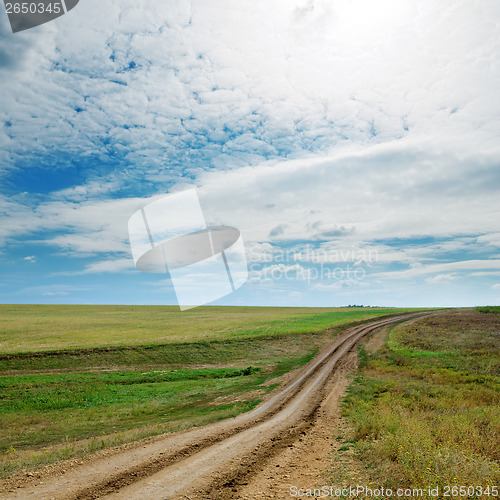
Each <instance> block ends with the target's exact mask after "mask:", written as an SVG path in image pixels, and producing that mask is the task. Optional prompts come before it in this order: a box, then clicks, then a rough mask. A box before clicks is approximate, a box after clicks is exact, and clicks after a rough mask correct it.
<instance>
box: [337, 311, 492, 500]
mask: <svg viewBox="0 0 500 500" xmlns="http://www.w3.org/2000/svg"><path fill="white" fill-rule="evenodd" d="M360 354H361V362H360V372H359V375H358V376H357V378H356V379H355V381H354V382H353V384H352V385H351V387H350V390H349V393H348V396H347V398H346V400H345V403H344V412H345V415H346V416H347V417H348V420H349V421H350V423H351V425H352V427H353V430H354V436H353V438H354V440H355V443H356V444H355V449H356V450H357V451H358V452H359V455H358V457H359V460H362V462H363V464H364V465H365V466H366V467H368V470H369V471H370V474H371V476H372V477H373V481H374V483H375V484H376V485H380V486H384V487H386V488H392V489H394V490H395V489H397V488H401V487H404V488H407V487H408V488H423V489H424V491H428V489H429V488H435V487H439V491H440V495H439V498H443V493H444V491H445V490H444V487H445V486H481V487H482V488H483V491H490V496H491V493H492V491H493V490H492V489H491V488H492V487H493V486H496V487H498V485H499V483H500V317H499V316H498V315H496V314H481V313H480V312H478V311H475V310H470V309H469V310H457V311H448V312H446V313H444V314H442V315H439V316H436V317H429V318H426V319H422V320H419V321H418V322H414V323H411V324H407V325H404V324H403V325H400V326H394V327H391V328H390V329H389V334H388V337H387V340H386V344H385V346H384V347H383V348H382V349H380V350H379V351H378V352H376V353H374V354H370V353H368V352H367V351H366V350H364V349H361V351H360ZM488 487H490V490H487V488H488ZM499 489H500V488H499ZM471 491H472V490H471ZM478 491H479V490H476V491H475V494H474V495H472V496H467V495H465V496H464V495H461V496H460V498H485V497H486V496H485V495H483V496H482V497H480V495H477V493H478ZM490 496H488V497H490ZM493 496H494V495H493Z"/></svg>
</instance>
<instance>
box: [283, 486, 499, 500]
mask: <svg viewBox="0 0 500 500" xmlns="http://www.w3.org/2000/svg"><path fill="white" fill-rule="evenodd" d="M289 494H290V497H292V498H308V497H309V498H311V497H312V498H356V499H358V500H366V499H380V498H457V497H459V498H498V495H499V492H498V486H473V485H468V486H458V485H452V486H447V485H446V486H433V487H430V488H384V487H383V486H381V487H377V488H374V487H370V486H365V485H360V484H358V485H356V486H346V487H342V488H338V487H335V486H322V487H319V488H300V487H298V486H294V485H292V486H290V490H289Z"/></svg>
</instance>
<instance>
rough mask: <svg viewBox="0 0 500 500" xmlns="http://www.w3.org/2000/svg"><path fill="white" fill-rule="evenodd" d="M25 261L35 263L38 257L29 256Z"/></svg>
mask: <svg viewBox="0 0 500 500" xmlns="http://www.w3.org/2000/svg"><path fill="white" fill-rule="evenodd" d="M24 260H27V261H28V262H32V263H35V262H36V257H35V256H34V255H28V256H27V257H24Z"/></svg>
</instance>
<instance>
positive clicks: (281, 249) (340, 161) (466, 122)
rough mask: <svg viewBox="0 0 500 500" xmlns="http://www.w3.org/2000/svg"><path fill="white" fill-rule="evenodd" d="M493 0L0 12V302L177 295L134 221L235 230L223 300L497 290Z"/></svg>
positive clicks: (434, 299)
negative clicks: (241, 249) (52, 14)
mask: <svg viewBox="0 0 500 500" xmlns="http://www.w3.org/2000/svg"><path fill="white" fill-rule="evenodd" d="M499 25H500V4H499V2H498V1H497V0H481V1H473V0H440V1H439V2H436V1H435V0H419V1H414V0H257V1H256V0H252V1H249V0H248V1H247V0H239V1H237V2H227V1H224V0H192V1H191V2H189V1H185V0H175V1H174V0H172V1H170V0H148V1H145V0H105V1H97V0H80V3H79V4H78V6H77V7H75V8H74V9H73V10H72V11H71V12H69V13H68V14H67V15H65V16H62V17H60V18H59V19H57V20H55V21H53V22H50V23H47V24H45V25H43V26H40V27H37V28H34V29H31V30H28V31H24V32H20V33H16V34H12V32H11V31H10V26H9V23H8V19H7V16H6V15H5V11H4V10H3V7H2V8H1V11H0V89H1V92H0V176H1V183H0V273H1V274H0V275H1V278H0V302H3V303H118V304H120V303H122V304H175V303H176V297H175V293H174V290H173V287H172V283H171V281H170V279H169V275H168V274H163V275H161V274H159V275H156V274H144V273H141V272H139V271H138V270H136V269H135V267H134V262H133V260H132V257H131V253H130V246H129V242H128V232H127V223H128V219H129V217H130V216H131V215H132V214H133V213H134V212H135V211H136V210H138V209H140V208H141V207H142V206H144V205H145V204H146V203H149V202H150V201H152V200H155V199H157V198H159V197H161V196H162V195H165V194H167V193H171V192H177V191H182V190H184V189H186V188H189V187H193V186H194V187H196V188H197V190H198V194H199V198H200V202H201V205H202V207H203V210H204V214H205V218H206V220H207V222H209V223H214V224H226V225H231V226H235V227H237V228H239V229H240V231H241V233H242V236H243V238H244V241H245V246H246V251H247V257H248V262H249V268H250V277H249V280H248V282H247V283H246V284H245V285H243V287H241V288H240V289H239V290H237V291H236V292H235V293H233V294H232V295H229V296H227V297H225V298H224V299H221V300H219V301H217V302H216V303H218V304H243V305H307V306H312V305H318V306H328V305H332V306H338V305H344V304H365V305H388V306H390V305H393V306H467V305H477V304H493V303H496V304H498V303H499V302H500V196H499V195H500V162H499V160H500V139H499V138H500V94H499V92H498V88H499V85H500V29H499Z"/></svg>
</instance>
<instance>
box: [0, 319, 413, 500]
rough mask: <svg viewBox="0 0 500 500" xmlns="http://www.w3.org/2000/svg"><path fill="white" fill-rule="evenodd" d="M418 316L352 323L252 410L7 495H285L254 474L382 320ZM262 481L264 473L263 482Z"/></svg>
mask: <svg viewBox="0 0 500 500" xmlns="http://www.w3.org/2000/svg"><path fill="white" fill-rule="evenodd" d="M419 314H421V313H419ZM414 316H415V314H413V315H405V316H400V317H396V318H390V319H385V320H379V321H376V322H373V323H370V324H367V325H362V326H358V327H355V328H351V329H349V330H346V331H345V332H343V333H342V334H341V335H339V336H338V337H336V338H335V339H334V340H333V341H332V343H331V344H330V345H329V346H328V347H327V348H325V349H323V351H322V352H321V353H320V354H319V355H318V356H317V357H316V358H315V359H313V360H312V361H311V362H310V363H309V364H307V365H306V366H305V367H303V368H302V369H301V370H300V371H299V373H297V374H296V375H295V376H294V378H292V379H291V380H290V381H289V382H288V383H287V384H286V386H285V387H283V388H281V390H279V392H277V393H275V394H274V395H272V396H271V397H270V398H269V399H267V401H265V402H263V403H262V404H260V405H259V406H258V407H256V408H255V409H254V410H252V411H250V412H248V413H244V414H241V415H239V416H237V417H235V418H232V419H228V420H225V421H222V422H217V423H214V424H211V425H208V426H205V427H200V428H195V429H191V430H188V431H184V432H180V433H175V434H171V435H168V436H166V437H164V438H162V439H160V440H156V441H155V442H153V443H150V444H147V445H144V446H142V447H141V448H133V449H130V450H127V451H124V452H122V453H120V454H116V455H111V456H109V457H103V458H100V459H96V460H95V461H93V462H91V463H84V464H82V465H81V466H78V467H75V468H73V469H72V470H69V471H68V472H66V473H64V474H60V475H55V476H53V477H49V478H45V479H44V480H43V481H39V482H38V483H37V481H36V480H34V481H32V482H31V484H30V483H28V484H26V485H24V486H23V487H20V488H17V489H16V490H15V491H10V492H6V493H5V494H4V495H2V498H4V499H9V500H10V499H12V500H14V499H16V500H21V499H22V500H28V499H37V500H45V499H54V500H62V499H64V500H69V499H71V500H83V499H95V498H109V499H124V500H134V499H140V500H149V499H151V500H160V499H182V498H185V499H188V498H189V499H191V500H194V499H203V500H207V499H236V498H249V499H252V498H282V497H279V496H273V495H272V494H270V493H262V495H261V493H258V494H257V493H256V492H255V491H254V492H253V493H252V487H251V483H252V478H254V482H255V481H256V480H257V479H258V477H259V472H262V471H263V470H264V469H265V468H266V467H268V466H269V461H270V459H271V457H276V456H278V455H279V454H280V453H281V454H282V453H283V452H284V451H286V449H287V448H291V447H293V446H295V445H296V444H297V443H300V442H301V441H303V436H307V435H308V431H309V430H310V428H311V427H314V422H315V421H317V420H318V414H320V413H321V412H322V411H323V412H324V411H325V410H324V408H325V401H329V402H330V403H332V402H338V399H339V396H340V394H341V389H342V387H343V386H342V384H339V383H335V377H336V376H337V381H338V375H339V373H340V372H341V370H342V369H343V370H344V372H345V370H346V366H347V365H346V362H347V361H348V360H349V359H351V360H352V353H351V354H349V353H350V352H351V351H352V348H353V347H354V346H355V344H356V343H357V342H359V340H360V339H361V338H363V337H365V336H366V335H368V334H370V333H372V332H373V331H375V330H377V329H378V328H381V327H383V326H385V325H387V324H390V323H393V322H396V321H400V320H401V319H402V318H403V317H404V318H412V317H414ZM349 356H350V358H349ZM344 386H345V384H344ZM329 407H331V404H330V405H329ZM316 430H317V429H316ZM309 435H310V433H309ZM324 439H325V440H326V439H327V436H326V434H325V436H324ZM294 443H295V444H294ZM278 465H279V464H278ZM279 476H280V478H277V479H276V482H279V481H280V480H281V481H282V482H283V481H285V482H286V481H287V478H285V477H284V475H279ZM288 476H289V474H288ZM258 484H259V483H258V481H257V486H256V487H259V485H258ZM287 496H288V495H287Z"/></svg>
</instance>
